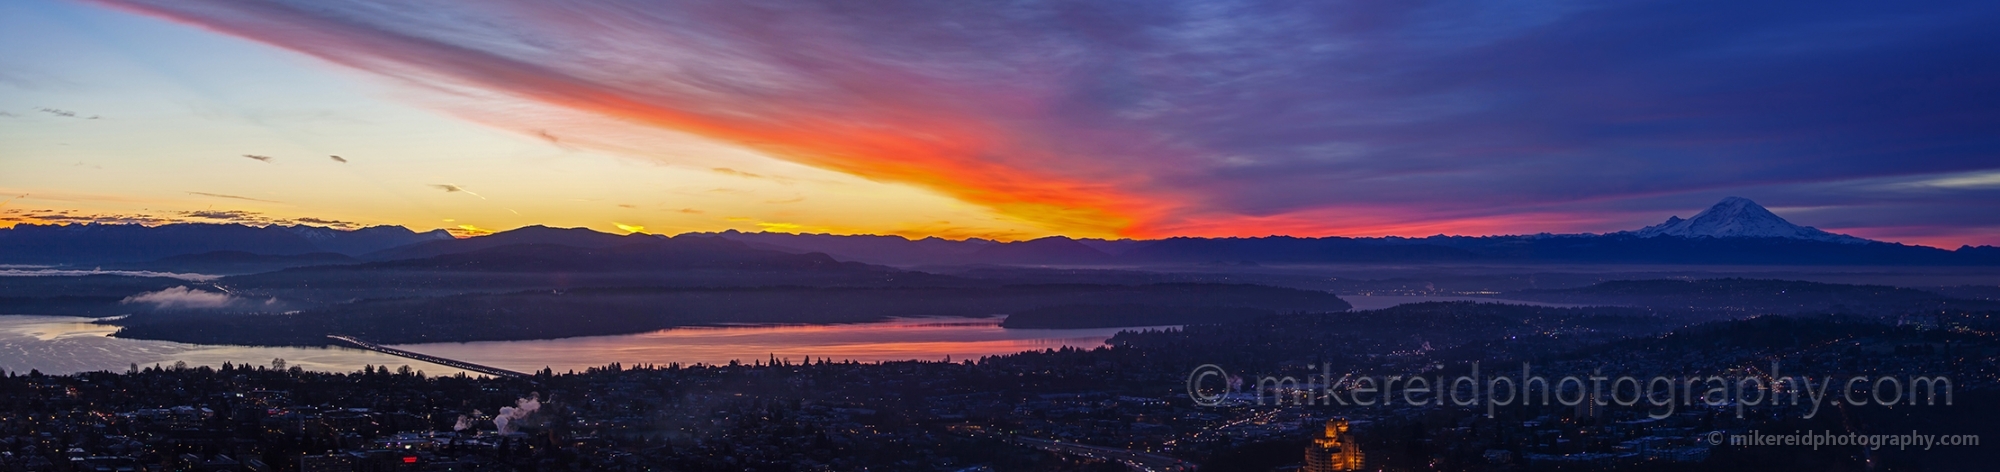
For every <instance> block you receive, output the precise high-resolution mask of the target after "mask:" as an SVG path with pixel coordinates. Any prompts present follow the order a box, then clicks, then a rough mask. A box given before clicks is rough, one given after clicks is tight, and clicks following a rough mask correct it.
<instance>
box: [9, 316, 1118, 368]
mask: <svg viewBox="0 0 2000 472" xmlns="http://www.w3.org/2000/svg"><path fill="white" fill-rule="evenodd" d="M1124 329H1138V328H1124ZM1120 330H1121V329H1120V328H1098V329H1004V328H1001V327H1000V318H983V319H968V318H939V319H899V320H892V321H885V322H878V323H856V324H842V325H810V326H740V327H705V328H678V329H669V330H661V331H654V332H650V333H639V334H626V335H616V336H591V337H582V338H566V339H548V340H533V341H483V342H469V343H428V344H405V345H397V346H395V347H397V348H401V349H405V350H410V351H416V352H421V353H425V354H430V355H434V356H440V357H446V358H451V359H458V360H462V361H467V362H473V363H478V364H485V365H490V366H494V367H500V368H504V369H510V370H518V371H531V370H541V369H542V368H543V367H549V368H553V369H555V370H556V371H557V372H562V371H566V370H572V369H573V370H583V369H585V368H589V367H598V366H603V365H605V364H609V363H612V362H620V363H624V364H626V365H633V364H641V363H652V364H658V365H666V364H668V363H672V362H679V363H681V364H694V363H707V364H725V363H728V362H729V361H731V360H740V361H743V362H746V363H747V362H753V361H761V360H764V359H767V358H769V357H770V356H772V355H776V356H778V357H780V358H789V359H791V361H792V362H799V361H801V360H803V359H804V358H805V357H806V356H812V357H813V358H815V359H818V358H821V357H825V358H831V359H833V360H836V361H840V360H855V361H861V362H876V361H895V360H911V359H921V360H944V359H946V358H950V359H952V360H954V361H956V360H960V359H972V358H977V357H979V356H989V355H998V354H1012V353H1016V352H1021V351H1027V350H1041V349H1056V348H1061V347H1064V346H1070V347H1081V348H1093V347H1097V346H1101V345H1103V344H1104V340H1105V339H1109V338H1110V337H1111V335H1113V334H1117V333H1118V331H1120ZM113 331H117V327H115V326H106V325H99V324H94V323H90V319H88V318H75V317H63V316H24V315H0V369H6V370H7V371H10V372H26V371H28V370H29V369H36V370H40V371H42V372H43V373H48V374H69V373H76V372H89V371H99V370H109V371H114V372H123V371H125V370H126V369H128V368H130V366H131V365H132V364H138V365H140V366H151V365H154V364H159V365H163V366H170V365H172V364H173V363H174V362H175V361H181V362H186V363H187V364H188V365H190V366H200V365H208V366H219V365H222V363H223V362H234V363H239V364H240V363H250V364H263V365H269V364H270V363H271V360H272V359H284V360H285V362H286V363H287V364H288V365H293V366H299V367H303V368H305V369H309V370H318V371H356V370H360V369H361V368H362V366H366V365H389V366H401V365H410V366H411V367H412V368H415V369H419V370H423V371H424V373H425V374H429V375H451V374H456V373H458V372H459V371H458V370H457V369H452V368H449V367H444V366H439V365H433V364H428V363H423V362H418V361H414V360H409V359H404V358H401V357H395V356H390V355H387V354H381V353H377V352H374V351H366V350H361V349H351V348H345V347H324V348H322V347H250V346H212V345H197V344H185V343H177V342H169V341H148V340H135V339H121V338H113V337H109V335H110V334H111V333H112V332H113Z"/></svg>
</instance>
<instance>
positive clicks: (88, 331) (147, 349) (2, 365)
mask: <svg viewBox="0 0 2000 472" xmlns="http://www.w3.org/2000/svg"><path fill="white" fill-rule="evenodd" d="M117 330H118V327H116V326H107V325H100V324H95V323H91V322H90V319H89V318H76V317H68V316H24V315H0V369H6V370H7V371H9V372H27V371H28V370H29V369H34V370H40V371H42V372H43V373H48V374H70V373H76V372H90V371H99V370H108V371H112V372H124V371H125V370H126V369H129V368H130V366H131V365H133V364H138V365H140V366H142V367H145V366H152V365H154V364H160V365H162V366H171V365H173V363H174V362H175V361H182V362H187V363H188V365H189V366H202V365H206V366H219V365H222V363H224V362H233V363H238V364H242V363H249V364H252V365H269V364H270V363H271V360H272V359H284V360H285V362H286V363H287V364H288V365H294V366H299V367H302V368H305V369H309V370H320V371H356V370H361V367H362V366H364V365H369V364H374V365H385V364H386V365H393V366H400V365H404V364H409V365H411V366H412V367H415V368H421V369H423V370H424V373H425V374H433V375H451V374H457V373H458V372H459V370H458V369H453V368H449V367H444V366H438V365H431V364H424V363H422V362H416V361H410V360H405V359H403V358H400V357H395V356H390V355H386V354H379V353H376V352H373V351H363V350H359V349H346V348H311V347H306V348H301V347H248V346H205V345H197V344H184V343H177V342H170V341H145V340H137V339H121V338H113V337H110V334H111V333H112V332H113V331H117Z"/></svg>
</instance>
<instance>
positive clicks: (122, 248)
mask: <svg viewBox="0 0 2000 472" xmlns="http://www.w3.org/2000/svg"><path fill="white" fill-rule="evenodd" d="M688 237H701V238H708V239H715V240H728V241H733V242H735V243H738V244H737V245H734V246H730V248H729V249H730V250H738V249H758V250H771V251H778V252H784V253H791V254H813V253H819V254H824V255H826V256H829V257H831V258H832V259H834V260H837V261H843V262H862V263H868V264H880V265H890V266H900V267H924V266H977V265H1001V266H1006V265H1013V266H1081V267H1089V266H1102V267H1118V266H1157V265H1170V266H1189V265H1218V266H1248V265H1266V264H1352V263H1393V264H1408V263H1415V264H1485V263H1512V264H1521V263H1525V264H1539V263H1556V264H1701V265H1914V266H1967V265H2000V248H1995V247H1991V246H1981V247H1962V248H1959V249H1958V250H1955V251H1952V250H1944V249H1938V248H1932V247H1926V246H1910V245H1903V244H1897V243H1887V242H1880V241H1871V240H1867V239H1862V238H1857V237H1853V236H1848V235H1841V234H1834V233H1829V232H1826V231H1821V230H1818V229H1815V228H1811V227H1804V226H1798V225H1794V224H1791V223H1790V222H1788V221H1785V219H1784V218H1781V217H1779V216H1777V215H1776V214H1773V213H1771V212H1770V211H1769V210H1766V209H1765V208H1764V207H1762V206H1759V205H1757V204H1756V202H1752V201H1750V200H1747V199H1742V198H1734V197H1732V198H1728V199H1724V200H1722V201H1721V202H1719V203H1717V204H1716V205H1714V206H1713V207H1710V208H1708V209H1707V210H1704V211H1702V212H1700V213H1699V214H1696V215H1695V216H1694V217H1693V218H1689V219H1681V218H1679V217H1672V218H1669V219H1668V220H1667V221H1666V222H1664V223H1661V224H1659V225H1654V226H1649V227H1646V228H1642V229H1639V230H1635V231H1623V232H1616V233H1608V234H1539V235H1517V236H1431V237H1424V238H1404V237H1384V238H1347V237H1321V238H1303V237H1291V236H1268V237H1257V238H1188V237H1176V238H1166V239H1159V240H1102V239H1072V238H1066V237H1060V236H1058V237H1048V238H1041V239H1034V240H1028V241H1016V242H998V241H991V240H985V239H967V240H947V239H940V238H923V239H916V240H911V239H906V238H903V237H898V236H875V235H856V236H836V235H826V234H785V233H743V232H737V231H733V230H732V231H724V232H719V233H690V234H685V235H681V236H678V237H676V238H688ZM666 239H670V238H668V237H666V236H657V235H645V234H633V235H623V236H621V235H614V234H608V233H601V232H597V231H592V230H588V229H581V228H571V229H564V228H550V227H545V226H529V227H524V228H520V229H516V230H512V231H504V232H500V233H495V234H492V235H488V236H480V237H473V238H465V239H454V238H451V237H450V236H449V235H448V234H447V233H445V232H443V231H431V232H425V233H417V232H414V231H410V230H408V229H404V228H400V227H393V226H378V227H371V228H363V229H357V230H336V229H329V228H318V227H309V226H267V227H253V226H244V225H234V224H172V225H163V226H156V227H146V226H138V225H103V224H87V225H68V226H44V225H20V226H16V227H14V228H12V229H0V264H49V265H69V266H79V265H103V264H112V265H115V266H120V267H135V268H145V269H146V270H161V271H172V270H181V271H201V270H218V269H216V268H217V267H222V269H221V270H227V271H229V272H222V273H244V272H241V271H243V270H250V269H257V268H262V269H273V270H275V269H277V268H285V267H298V266H303V265H317V264H339V263H359V262H387V261H398V260H417V259H426V258H432V257H437V256H446V255H455V254H474V253H478V254H480V255H474V256H465V257H460V258H457V259H453V260H456V261H458V262H456V263H462V264H470V265H471V266H490V265H493V264H499V263H500V262H497V261H483V262H482V261H480V259H482V258H514V259H519V258H522V257H527V256H525V255H523V254H522V253H521V251H524V250H514V251H500V252H491V253H483V252H481V251H486V250H492V249H497V248H502V247H507V246H520V245H546V246H559V247H563V248H574V249H591V250H604V249H610V248H615V247H622V246H627V245H630V244H634V243H642V242H649V241H661V240H666ZM717 248H720V246H717ZM540 251H543V252H545V253H547V254H544V255H543V256H542V257H543V258H544V259H547V260H546V261H544V263H557V262H559V263H560V264H559V265H561V266H563V267H567V268H570V269H584V267H581V266H579V264H587V263H585V262H580V261H568V260H565V261H555V260H554V259H550V258H557V259H560V258H568V257H572V256H588V255H590V254H600V253H595V252H583V253H575V254H568V255H558V254H556V252H560V251H563V249H549V248H544V249H540ZM551 251H554V252H551ZM315 253H324V254H327V255H326V256H314V257H304V256H307V255H312V254H315ZM202 254H207V255H206V256H198V255H202ZM246 255H261V256H300V257H292V258H286V259H266V260H261V261H250V260H249V259H246V257H247V256H246ZM333 255H337V256H344V257H349V258H353V259H355V260H354V261H345V260H342V259H340V258H339V257H334V256H333ZM315 257H316V259H315ZM606 257H612V256H606ZM613 259H616V258H615V257H613ZM613 259H603V262H604V263H613V264H628V265H629V264H639V263H640V262H637V261H641V260H645V259H632V260H623V261H621V260H613ZM232 261H233V262H232Z"/></svg>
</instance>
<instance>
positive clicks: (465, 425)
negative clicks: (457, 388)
mask: <svg viewBox="0 0 2000 472" xmlns="http://www.w3.org/2000/svg"><path fill="white" fill-rule="evenodd" d="M479 415H480V413H479V410H472V416H465V415H458V422H457V423H453V424H452V425H451V430H452V431H465V430H468V429H472V417H474V416H479Z"/></svg>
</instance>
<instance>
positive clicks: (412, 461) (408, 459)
mask: <svg viewBox="0 0 2000 472" xmlns="http://www.w3.org/2000/svg"><path fill="white" fill-rule="evenodd" d="M403 463H404V464H415V463H417V456H403Z"/></svg>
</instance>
